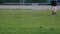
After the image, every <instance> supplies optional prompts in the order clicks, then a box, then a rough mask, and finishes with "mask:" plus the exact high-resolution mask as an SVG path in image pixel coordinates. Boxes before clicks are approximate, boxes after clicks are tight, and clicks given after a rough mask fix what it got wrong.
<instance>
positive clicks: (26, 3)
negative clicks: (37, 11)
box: [0, 0, 60, 5]
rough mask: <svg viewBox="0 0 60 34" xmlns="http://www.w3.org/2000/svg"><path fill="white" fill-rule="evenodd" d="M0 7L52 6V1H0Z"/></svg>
mask: <svg viewBox="0 0 60 34" xmlns="http://www.w3.org/2000/svg"><path fill="white" fill-rule="evenodd" d="M58 4H60V0H58ZM0 5H50V0H0Z"/></svg>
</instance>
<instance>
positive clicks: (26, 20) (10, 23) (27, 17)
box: [0, 10, 60, 34]
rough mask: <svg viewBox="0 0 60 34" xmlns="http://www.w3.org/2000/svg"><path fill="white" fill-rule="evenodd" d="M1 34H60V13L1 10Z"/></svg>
mask: <svg viewBox="0 0 60 34" xmlns="http://www.w3.org/2000/svg"><path fill="white" fill-rule="evenodd" d="M0 34H60V12H59V11H57V15H55V16H52V15H51V12H50V10H0Z"/></svg>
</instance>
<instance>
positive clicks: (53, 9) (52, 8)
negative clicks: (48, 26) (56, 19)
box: [51, 6, 55, 15]
mask: <svg viewBox="0 0 60 34" xmlns="http://www.w3.org/2000/svg"><path fill="white" fill-rule="evenodd" d="M51 11H52V15H54V13H55V12H54V11H55V8H54V6H51Z"/></svg>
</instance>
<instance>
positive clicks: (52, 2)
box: [50, 0, 57, 15]
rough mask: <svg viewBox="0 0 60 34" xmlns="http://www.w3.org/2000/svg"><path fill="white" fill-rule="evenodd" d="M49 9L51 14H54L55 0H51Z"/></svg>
mask: <svg viewBox="0 0 60 34" xmlns="http://www.w3.org/2000/svg"><path fill="white" fill-rule="evenodd" d="M50 3H51V11H52V15H55V14H56V6H57V0H51V1H50Z"/></svg>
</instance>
